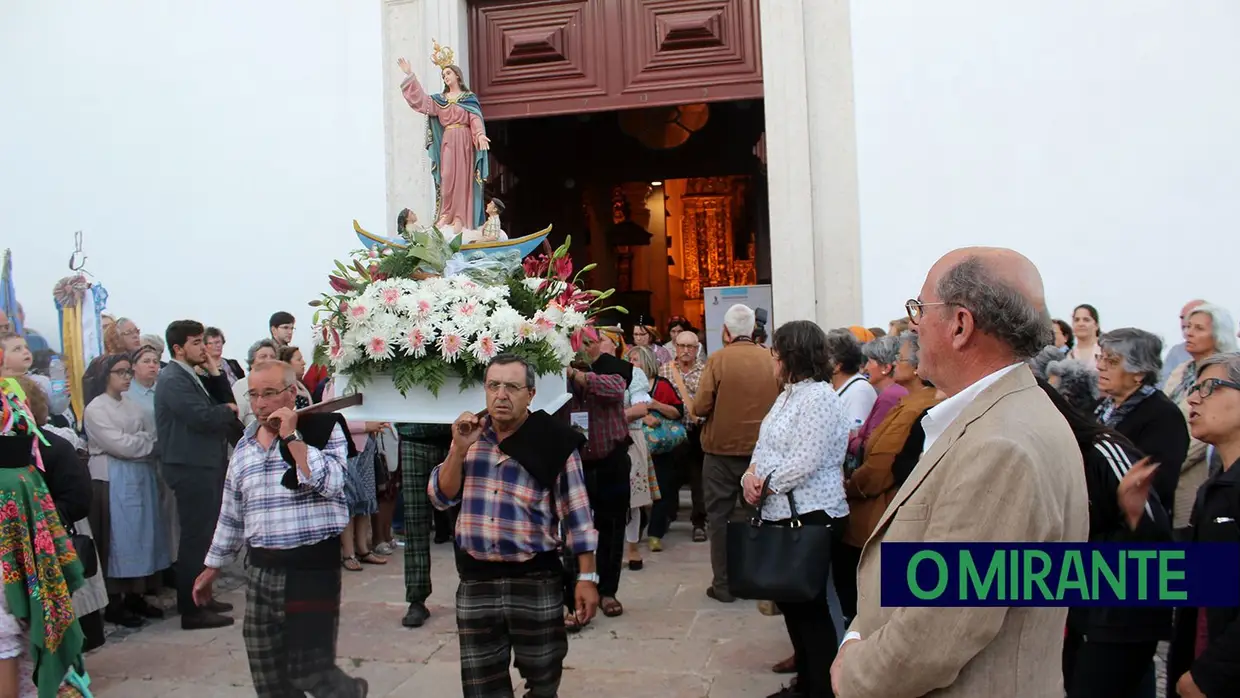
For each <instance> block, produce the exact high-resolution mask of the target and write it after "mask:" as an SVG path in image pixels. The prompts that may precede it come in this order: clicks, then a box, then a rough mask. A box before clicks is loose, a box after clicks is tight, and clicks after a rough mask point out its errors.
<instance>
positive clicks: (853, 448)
mask: <svg viewBox="0 0 1240 698" xmlns="http://www.w3.org/2000/svg"><path fill="white" fill-rule="evenodd" d="M901 344H902V342H901V341H900V338H899V337H891V336H888V335H884V336H882V337H879V338H878V339H875V340H874V341H872V342H870V343H869V344H867V345H865V346H864V347H862V348H861V353H862V354H863V355H865V358H866V364H865V375H866V378H867V379H868V380H869V381H870V385H871V386H873V387H874V391H875V392H877V393H878V399H877V400H875V401H874V406H873V407H871V408H870V414H869V416H867V417H866V418H865V422H864V423H863V424H862V425H861V428H860V429H858V430H856V431H854V432H853V433H852V436H851V437H850V438H849V439H848V455H849V456H850V457H851V458H854V459H855V458H857V457H858V456H859V455H860V451H861V447H862V446H863V445H865V442H866V440H868V439H869V438H870V434H871V433H873V431H874V428H875V427H877V426H878V425H879V424H880V423H881V422H882V421H883V418H884V417H886V416H887V413H888V412H889V411H890V410H891V408H892V407H895V406H896V403H897V402H899V401H900V400H902V399H904V396H905V395H908V388H906V387H904V386H903V385H900V384H899V383H897V382H896V378H895V373H896V365H897V364H898V363H899V361H900V345H901ZM857 462H858V463H859V462H860V461H859V459H858V460H857Z"/></svg>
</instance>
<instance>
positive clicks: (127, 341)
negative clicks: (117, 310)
mask: <svg viewBox="0 0 1240 698" xmlns="http://www.w3.org/2000/svg"><path fill="white" fill-rule="evenodd" d="M141 346H142V330H139V329H138V326H137V325H136V324H134V321H133V320H130V319H129V318H127V317H123V318H120V319H118V320H117V321H116V323H115V324H113V325H112V326H111V327H109V328H108V331H107V332H105V333H104V334H103V347H104V352H105V353H108V354H129V353H132V352H135V351H137V350H138V347H141Z"/></svg>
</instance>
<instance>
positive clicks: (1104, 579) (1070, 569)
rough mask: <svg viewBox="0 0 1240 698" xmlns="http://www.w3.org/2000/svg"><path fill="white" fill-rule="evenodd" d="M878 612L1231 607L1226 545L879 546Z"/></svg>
mask: <svg viewBox="0 0 1240 698" xmlns="http://www.w3.org/2000/svg"><path fill="white" fill-rule="evenodd" d="M881 545H882V569H881V570H880V572H881V580H882V589H881V591H882V596H881V603H882V605H884V606H939V607H948V606H1190V607H1199V608H1200V607H1212V606H1225V607H1234V606H1240V545H1237V544H1235V543H882V544H881Z"/></svg>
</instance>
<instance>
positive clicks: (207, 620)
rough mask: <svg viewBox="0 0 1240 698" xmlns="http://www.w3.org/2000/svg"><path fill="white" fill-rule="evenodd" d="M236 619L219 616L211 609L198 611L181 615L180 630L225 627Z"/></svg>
mask: <svg viewBox="0 0 1240 698" xmlns="http://www.w3.org/2000/svg"><path fill="white" fill-rule="evenodd" d="M235 622H236V621H235V620H233V619H232V618H229V617H228V616H221V615H220V614H218V613H212V612H211V611H199V612H198V613H195V614H193V615H190V616H181V629H182V630H207V629H208V628H226V627H228V626H230V625H232V624H233V623H235Z"/></svg>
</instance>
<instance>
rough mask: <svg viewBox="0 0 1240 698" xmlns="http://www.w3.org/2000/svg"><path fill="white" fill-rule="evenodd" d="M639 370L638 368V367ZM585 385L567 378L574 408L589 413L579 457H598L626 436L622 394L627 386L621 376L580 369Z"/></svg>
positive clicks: (576, 410)
mask: <svg viewBox="0 0 1240 698" xmlns="http://www.w3.org/2000/svg"><path fill="white" fill-rule="evenodd" d="M639 370H640V369H639ZM581 375H583V376H585V379H586V387H585V389H584V390H583V389H582V388H581V386H579V385H577V381H569V385H570V386H571V387H572V389H573V404H572V407H571V408H570V409H571V410H572V411H573V412H585V413H587V414H589V415H590V434H589V441H588V442H586V447H585V448H584V449H582V450H581V458H582V460H598V459H600V458H606V457H607V454H609V453H611V452H612V451H614V450H616V447H617V446H619V445H620V444H622V443H624V442H625V440H626V439H628V438H629V425H628V423H627V422H625V421H624V395H625V391H626V390H627V389H628V387H629V386H628V384H627V383H625V381H624V377H623V376H615V375H600V374H597V373H582V374H581Z"/></svg>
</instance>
